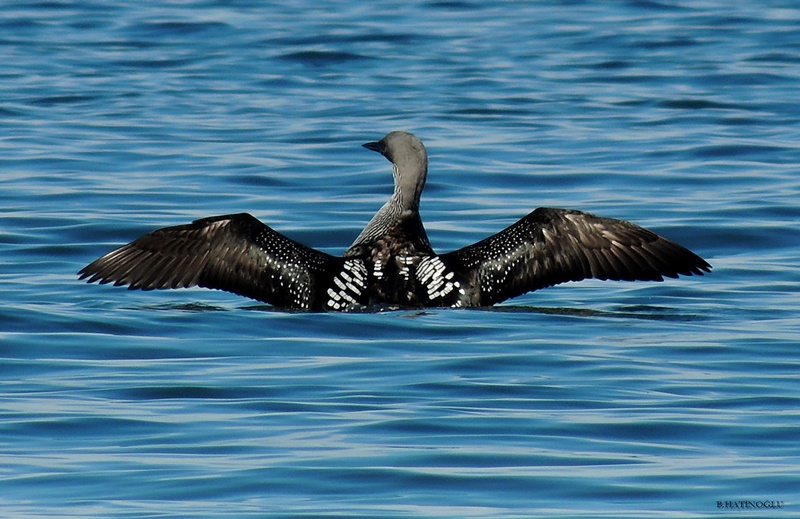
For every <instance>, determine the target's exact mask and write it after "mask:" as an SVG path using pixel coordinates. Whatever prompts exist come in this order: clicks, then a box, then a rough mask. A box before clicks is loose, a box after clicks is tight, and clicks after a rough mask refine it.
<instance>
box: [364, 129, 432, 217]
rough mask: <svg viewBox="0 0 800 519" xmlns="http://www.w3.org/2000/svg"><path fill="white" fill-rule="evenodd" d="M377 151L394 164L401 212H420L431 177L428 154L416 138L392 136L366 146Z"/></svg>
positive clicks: (404, 135) (395, 183) (396, 132)
mask: <svg viewBox="0 0 800 519" xmlns="http://www.w3.org/2000/svg"><path fill="white" fill-rule="evenodd" d="M363 146H364V147H365V148H367V149H368V150H372V151H377V152H378V153H380V154H381V155H383V156H384V157H386V159H387V160H389V162H391V163H392V172H393V174H394V195H393V196H392V199H393V200H392V202H394V203H395V204H397V205H398V206H399V208H400V209H401V210H409V209H410V210H417V209H418V208H419V197H420V195H421V194H422V189H423V188H424V187H425V179H426V177H427V176H428V152H427V151H426V150H425V146H424V145H423V144H422V141H421V140H419V139H418V138H417V136H416V135H413V134H410V133H408V132H400V131H395V132H390V133H388V134H386V136H385V137H384V138H383V139H381V140H379V141H377V142H368V143H366V144H364V145H363Z"/></svg>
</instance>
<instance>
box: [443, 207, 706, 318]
mask: <svg viewBox="0 0 800 519" xmlns="http://www.w3.org/2000/svg"><path fill="white" fill-rule="evenodd" d="M441 259H442V262H444V264H445V265H447V267H448V268H449V269H451V270H453V271H457V272H463V273H466V275H467V276H468V279H467V281H468V283H469V284H470V285H471V287H472V293H471V294H470V295H469V297H470V298H471V301H470V302H469V303H470V304H472V305H479V306H488V305H492V304H494V303H499V302H501V301H504V300H506V299H509V298H512V297H515V296H518V295H521V294H524V293H525V292H530V291H532V290H537V289H539V288H544V287H548V286H552V285H556V284H558V283H565V282H567V281H579V280H581V279H587V278H596V279H613V280H626V281H634V280H642V281H663V279H664V276H666V277H671V278H676V277H678V275H686V276H688V275H692V274H702V273H703V272H704V271H705V272H709V271H710V270H711V266H710V265H709V264H708V263H706V262H705V261H704V260H703V259H702V258H700V257H699V256H697V255H696V254H694V253H693V252H692V251H690V250H688V249H686V248H684V247H682V246H680V245H678V244H677V243H674V242H671V241H669V240H667V239H666V238H662V237H661V236H659V235H657V234H655V233H654V232H652V231H649V230H647V229H644V228H642V227H639V226H637V225H634V224H632V223H630V222H626V221H624V220H615V219H611V218H601V217H599V216H595V215H593V214H589V213H584V212H581V211H571V210H567V209H550V208H539V209H536V210H535V211H533V212H532V213H530V214H529V215H527V216H526V217H524V218H522V219H521V220H519V221H518V222H517V223H515V224H513V225H511V226H510V227H508V228H506V229H504V230H503V231H501V232H499V233H497V234H495V235H493V236H490V237H488V238H486V239H485V240H482V241H480V242H478V243H475V244H473V245H469V246H467V247H464V248H463V249H459V250H456V251H453V252H450V253H448V254H443V255H442V256H441Z"/></svg>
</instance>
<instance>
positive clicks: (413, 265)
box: [79, 132, 711, 311]
mask: <svg viewBox="0 0 800 519" xmlns="http://www.w3.org/2000/svg"><path fill="white" fill-rule="evenodd" d="M364 147H366V148H368V149H370V150H373V151H377V152H379V153H381V154H382V155H383V156H384V157H386V158H387V159H388V160H389V161H390V162H391V163H392V172H393V176H394V191H393V193H392V196H391V197H390V199H389V200H388V201H387V202H386V204H384V205H383V207H382V208H381V209H380V210H379V211H378V212H377V213H376V214H375V216H374V217H373V218H372V219H371V220H370V222H369V224H368V225H367V226H366V227H365V228H364V230H363V231H362V232H361V233H360V234H359V236H358V237H357V238H356V240H355V241H354V242H353V244H352V245H351V246H350V247H349V248H348V249H347V251H346V252H345V254H344V255H343V256H342V257H335V256H332V255H330V254H326V253H324V252H321V251H318V250H315V249H312V248H310V247H307V246H305V245H302V244H300V243H298V242H296V241H293V240H291V239H289V238H287V237H286V236H284V235H282V234H280V233H278V232H276V231H274V230H273V229H271V228H270V227H268V226H267V225H265V224H263V223H261V222H259V221H258V220H257V219H256V218H254V217H253V216H251V215H249V214H246V213H241V214H233V215H226V216H217V217H210V218H203V219H201V220H197V221H195V222H193V223H191V224H188V225H181V226H176V227H167V228H164V229H159V230H157V231H154V232H152V233H150V234H147V235H145V236H142V237H141V238H139V239H137V240H135V241H133V242H131V243H129V244H127V245H123V246H122V247H120V248H118V249H116V250H114V251H111V252H109V253H108V254H106V255H105V256H102V257H100V258H98V259H97V260H95V261H94V262H92V263H90V264H89V265H87V266H86V267H85V268H83V269H82V270H81V271H80V272H79V275H80V277H81V279H87V281H88V282H93V281H99V282H100V283H101V284H103V283H113V284H114V285H128V287H129V288H130V289H142V290H152V289H161V288H183V287H190V286H202V287H207V288H214V289H219V290H226V291H229V292H233V293H236V294H240V295H243V296H246V297H250V298H253V299H257V300H260V301H264V302H267V303H270V304H273V305H276V306H281V307H287V308H296V309H303V310H333V311H343V310H350V309H354V308H359V307H370V306H380V307H386V306H389V307H394V306H399V307H443V306H450V307H461V306H488V305H492V304H495V303H498V302H501V301H504V300H506V299H509V298H512V297H515V296H518V295H520V294H523V293H525V292H529V291H532V290H537V289H539V288H544V287H547V286H551V285H555V284H559V283H564V282H567V281H578V280H581V279H586V278H597V279H613V280H631V281H632V280H649V281H661V280H663V278H664V277H678V276H679V275H692V274H703V272H709V271H710V268H711V267H710V265H709V264H708V263H706V262H705V261H704V260H703V259H702V258H700V257H699V256H697V255H696V254H694V253H693V252H691V251H689V250H688V249H686V248H684V247H682V246H680V245H678V244H676V243H674V242H671V241H669V240H667V239H666V238H663V237H661V236H658V235H657V234H655V233H653V232H652V231H649V230H647V229H644V228H642V227H639V226H637V225H634V224H632V223H629V222H626V221H623V220H615V219H611V218H602V217H599V216H595V215H592V214H589V213H585V212H581V211H574V210H567V209H551V208H539V209H536V210H534V211H533V212H531V213H530V214H528V215H527V216H525V217H524V218H522V219H521V220H519V221H518V222H516V223H515V224H513V225H511V226H509V227H507V228H506V229H504V230H503V231H500V232H499V233H497V234H494V235H492V236H489V237H488V238H486V239H484V240H481V241H479V242H477V243H474V244H472V245H469V246H467V247H464V248H462V249H459V250H456V251H453V252H449V253H446V254H438V255H437V254H436V253H435V252H434V251H433V248H432V247H431V245H430V242H429V241H428V237H427V234H426V233H425V228H424V226H423V224H422V220H421V219H420V215H419V201H420V195H421V194H422V191H423V189H424V187H425V181H426V177H427V171H428V155H427V152H426V150H425V146H424V145H423V144H422V142H421V141H420V140H419V139H418V138H417V137H415V136H414V135H412V134H410V133H406V132H391V133H389V134H387V135H386V136H385V137H384V138H383V139H381V140H380V141H377V142H371V143H367V144H365V145H364Z"/></svg>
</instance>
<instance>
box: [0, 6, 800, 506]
mask: <svg viewBox="0 0 800 519" xmlns="http://www.w3.org/2000/svg"><path fill="white" fill-rule="evenodd" d="M285 4H286V5H285V6H283V7H279V6H276V5H269V4H265V3H262V2H248V1H241V2H211V1H209V2H191V1H187V2H172V3H164V4H158V3H154V2H115V1H103V2H99V1H98V2H88V1H76V2H4V3H2V5H0V57H2V65H0V203H2V207H3V217H2V226H1V227H0V279H1V280H2V293H3V297H2V299H0V372H1V373H2V374H0V515H2V516H3V517H74V518H86V517H170V518H172V517H187V518H189V517H192V518H197V517H209V518H211V517H213V518H220V517H231V518H232V517H237V518H238V517H287V518H289V517H292V518H295V517H296V518H299V517H382V518H388V517H415V518H419V517H429V518H433V517H452V518H470V517H481V518H500V517H504V518H511V517H520V518H527V517H536V516H541V517H565V518H580V517H584V518H588V517H609V518H612V517H613V518H622V517H629V518H642V517H684V518H699V517H707V516H711V515H717V514H718V515H721V516H725V517H764V518H766V517H770V518H788V517H800V476H799V475H798V473H800V448H798V445H800V444H799V443H798V438H800V426H798V424H800V410H799V409H800V384H798V373H800V369H799V367H800V366H798V364H800V362H798V359H800V349H799V348H798V339H797V337H798V331H800V330H798V328H800V327H799V326H798V315H799V314H800V313H799V311H800V304H799V298H798V284H799V282H800V268H798V267H799V266H800V265H799V262H798V257H800V246H799V245H798V244H800V232H798V221H800V210H799V209H798V200H800V189H799V188H800V180H798V164H799V163H800V146H799V145H798V143H799V142H800V124H799V123H800V101H798V95H797V93H798V84H799V83H798V81H799V80H800V30H798V27H800V6H798V5H797V4H796V2H789V1H783V2H781V1H766V2H751V3H747V2H734V3H730V2H713V1H711V2H689V1H676V2H660V1H632V2H592V3H581V2H565V3H563V4H562V3H550V2H529V3H525V2H508V1H500V2H459V1H455V2H423V3H404V2H380V1H379V2H370V3H357V2H320V1H316V2H308V1H296V2H288V3H285ZM395 129H402V130H407V131H412V132H414V133H416V134H418V135H419V136H420V137H421V138H422V139H423V140H424V141H425V143H426V144H427V146H428V149H429V153H430V158H431V173H430V177H429V180H428V187H427V190H426V192H425V195H424V198H423V202H422V216H423V218H424V220H425V222H426V225H427V227H428V234H429V236H430V238H431V240H432V242H433V244H434V247H435V248H436V249H437V250H439V251H442V252H445V251H448V250H452V249H455V248H458V247H461V246H464V245H466V244H469V243H472V242H474V241H477V240H479V239H482V238H483V237H485V236H486V235H488V234H491V233H493V232H496V231H498V230H499V229H501V228H503V227H505V226H506V225H508V224H510V223H512V222H514V221H516V220H517V219H518V218H519V217H521V216H523V215H524V214H527V213H528V212H529V211H530V210H532V209H533V208H535V207H537V206H556V207H570V208H574V209H582V210H587V211H592V212H596V213H599V214H602V215H604V216H609V217H616V218H623V219H628V220H632V221H635V222H637V223H639V224H641V225H644V226H647V227H650V228H652V229H654V230H656V231H658V232H659V233H661V234H664V235H665V236H667V237H669V238H671V239H673V240H675V241H678V242H680V243H682V244H684V245H686V246H687V247H689V248H691V249H693V250H695V251H696V252H697V253H698V254H700V255H701V256H703V257H704V258H706V259H707V260H708V261H709V262H711V263H712V264H713V265H714V271H713V273H712V274H711V275H708V276H704V277H702V278H697V277H692V278H684V279H681V280H670V281H667V282H665V283H613V282H611V283H603V282H595V281H589V282H583V283H580V284H571V285H563V286H559V287H555V288H552V289H548V290H542V291H539V292H535V293H533V294H528V295H525V296H522V297H520V298H517V299H515V300H512V301H508V302H506V303H504V304H503V305H501V306H500V307H497V308H495V309H492V310H488V309H487V310H473V311H455V310H430V311H424V312H411V311H402V312H381V313H373V314H345V315H334V314H305V313H292V312H283V311H277V310H274V309H272V308H270V307H268V306H264V305H260V304H257V303H255V302H252V301H249V300H246V299H242V298H239V297H236V296H233V295H231V294H226V293H222V292H215V291H209V290H201V289H192V290H182V291H166V292H148V293H139V292H129V291H126V290H124V289H121V288H114V287H109V286H97V285H86V284H84V283H82V282H79V281H78V280H77V277H76V275H75V273H76V272H77V271H78V270H79V269H80V268H81V267H83V266H84V265H85V264H87V263H88V262H90V261H91V260H93V259H94V258H96V257H97V256H99V255H101V254H103V253H105V252H107V251H108V250H110V249H112V248H114V247H116V246H118V245H121V244H123V243H125V242H128V241H130V240H132V239H134V238H136V237H138V236H139V235H141V234H144V233H146V232H148V231H150V230H153V229H156V228H159V227H163V226H167V225H177V224H181V223H187V222H189V221H191V220H192V219H194V218H199V217H202V216H210V215H217V214H226V213H234V212H242V211H247V212H250V213H252V214H254V215H256V216H257V217H258V218H260V219H262V220H263V221H265V222H266V223H268V224H269V225H271V226H272V227H274V228H275V229H277V230H280V231H282V232H285V233H286V234H288V235H290V236H291V237H293V238H295V239H298V240H300V241H302V242H304V243H306V244H308V245H311V246H314V247H318V248H321V249H324V250H326V251H328V252H331V253H336V254H340V253H341V252H343V251H344V249H345V248H346V247H347V246H348V245H349V244H350V243H351V242H352V240H353V239H354V238H355V236H356V235H357V234H358V232H359V231H360V230H361V228H362V227H363V226H364V225H365V223H366V222H367V221H368V220H369V218H370V217H371V216H372V214H373V213H374V212H375V211H376V210H377V209H378V207H380V205H381V204H382V203H383V202H384V201H385V199H386V198H387V197H388V195H389V193H390V192H391V176H390V167H389V164H388V163H387V162H386V161H384V160H383V159H382V158H381V157H379V156H377V155H376V154H373V153H370V152H368V151H366V150H364V149H363V148H361V147H360V144H361V143H363V142H366V141H372V140H376V139H378V138H380V137H381V136H382V135H383V134H385V133H386V132H387V131H390V130H395ZM742 503H743V504H742ZM751 505H752V506H751ZM766 506H775V507H776V508H764V507H766ZM778 506H779V507H780V508H777V507H778ZM737 507H738V508H737ZM747 507H750V508H747Z"/></svg>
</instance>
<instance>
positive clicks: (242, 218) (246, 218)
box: [78, 213, 363, 310]
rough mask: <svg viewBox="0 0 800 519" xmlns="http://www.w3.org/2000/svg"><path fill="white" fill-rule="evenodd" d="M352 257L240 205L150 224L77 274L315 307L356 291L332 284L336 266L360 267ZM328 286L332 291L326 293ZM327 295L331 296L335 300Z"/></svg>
mask: <svg viewBox="0 0 800 519" xmlns="http://www.w3.org/2000/svg"><path fill="white" fill-rule="evenodd" d="M352 261H353V260H351V261H350V263H347V261H346V260H344V259H343V258H337V257H334V256H331V255H329V254H326V253H324V252H321V251H318V250H315V249H312V248H310V247H306V246H305V245H302V244H300V243H297V242H295V241H293V240H291V239H289V238H287V237H286V236H284V235H282V234H280V233H278V232H276V231H274V230H273V229H271V228H270V227H268V226H267V225H264V224H263V223H261V222H260V221H258V220H257V219H256V218H255V217H253V216H251V215H249V214H246V213H241V214H234V215H226V216H214V217H211V218H203V219H201V220H196V221H195V222H193V223H191V224H189V225H179V226H176V227H167V228H164V229H159V230H157V231H153V232H151V233H150V234H147V235H145V236H142V237H141V238H139V239H137V240H135V241H133V242H131V243H129V244H127V245H123V246H122V247H120V248H118V249H116V250H114V251H111V252H109V253H108V254H106V255H105V256H102V257H101V258H98V259H97V260H95V261H93V262H92V263H90V264H89V265H87V266H86V267H84V268H83V269H82V270H81V271H80V272H79V273H78V274H79V275H80V278H81V279H84V278H88V279H87V281H88V282H89V283H91V282H94V281H99V282H100V283H101V284H102V283H114V285H116V286H119V285H128V288H130V289H141V290H152V289H160V288H183V287H191V286H195V285H198V286H201V287H206V288H215V289H219V290H225V291H228V292H233V293H235V294H239V295H242V296H246V297H250V298H252V299H257V300H259V301H264V302H266V303H270V304H273V305H276V306H282V307H288V308H301V309H312V310H318V309H323V308H326V307H330V306H331V305H332V302H335V301H339V300H341V298H342V297H343V296H344V297H346V298H349V299H353V300H355V299H357V298H358V296H360V293H356V292H360V290H359V289H358V287H353V282H351V287H353V288H355V292H353V291H350V290H349V289H348V290H341V289H339V288H335V287H336V284H334V281H335V280H334V278H337V277H341V275H342V273H343V272H344V273H345V274H347V273H348V272H349V273H350V275H351V277H352V276H353V275H356V274H357V273H359V272H360V270H363V267H362V266H360V265H354V264H352ZM354 271H358V272H356V274H354ZM339 284H342V283H339ZM331 286H333V287H334V288H335V292H334V294H328V292H330V287H331ZM334 295H337V296H339V297H338V298H337V299H336V300H335V301H334V300H333V299H332V297H333V296H334ZM349 299H348V301H347V302H351V301H350V300H349ZM352 302H355V301H352Z"/></svg>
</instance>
